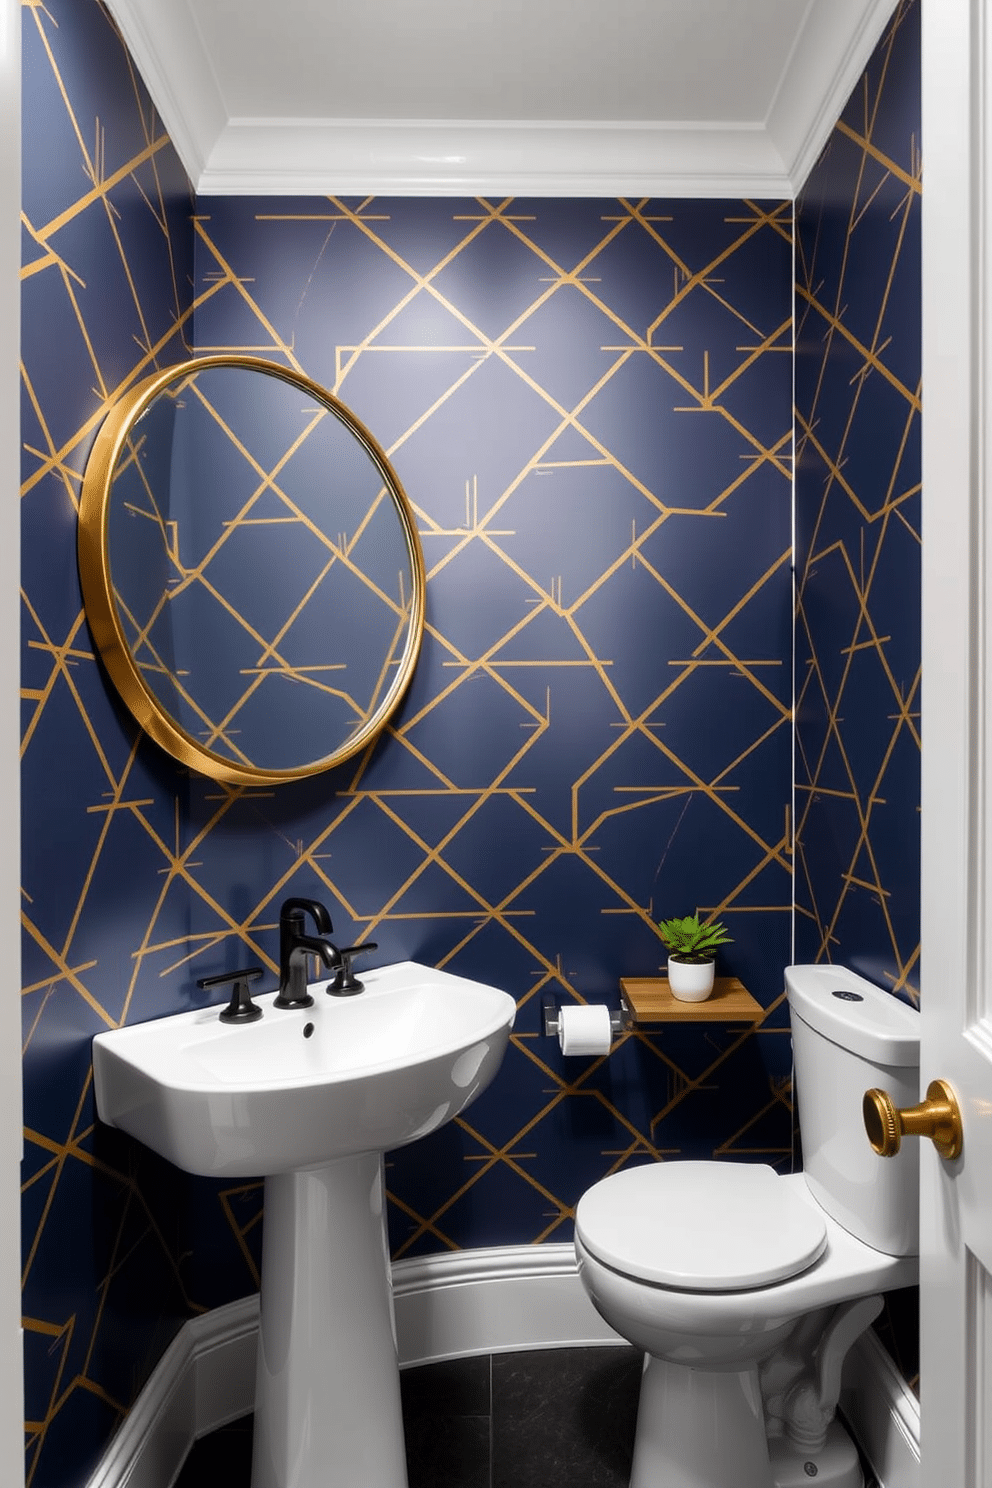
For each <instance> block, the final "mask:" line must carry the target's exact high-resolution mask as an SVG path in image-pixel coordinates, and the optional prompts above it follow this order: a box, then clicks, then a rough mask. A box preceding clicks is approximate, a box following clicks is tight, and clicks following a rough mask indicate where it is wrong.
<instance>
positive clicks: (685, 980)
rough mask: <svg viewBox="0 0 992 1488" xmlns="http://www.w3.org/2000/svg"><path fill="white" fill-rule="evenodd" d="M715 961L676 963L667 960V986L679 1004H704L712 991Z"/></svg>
mask: <svg viewBox="0 0 992 1488" xmlns="http://www.w3.org/2000/svg"><path fill="white" fill-rule="evenodd" d="M715 968H716V962H715V961H676V960H675V959H674V958H673V957H671V956H669V958H668V985H669V986H670V987H671V989H672V996H673V997H676V998H678V1000H679V1002H705V1001H706V999H707V997H709V995H710V993H711V992H712V991H713V974H714V971H715Z"/></svg>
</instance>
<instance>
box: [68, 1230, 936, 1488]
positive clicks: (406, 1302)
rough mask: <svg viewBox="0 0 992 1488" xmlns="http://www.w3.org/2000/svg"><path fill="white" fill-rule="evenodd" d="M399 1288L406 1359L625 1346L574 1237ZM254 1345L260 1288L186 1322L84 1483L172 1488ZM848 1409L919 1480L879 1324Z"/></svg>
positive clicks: (864, 1349) (908, 1401)
mask: <svg viewBox="0 0 992 1488" xmlns="http://www.w3.org/2000/svg"><path fill="white" fill-rule="evenodd" d="M393 1296H394V1301H395V1309H396V1337H397V1349H398V1353H399V1359H400V1365H401V1367H407V1366H411V1365H417V1364H432V1363H438V1362H440V1361H441V1360H443V1359H453V1358H465V1357H468V1356H470V1355H472V1354H492V1353H512V1352H518V1351H521V1350H525V1349H544V1348H588V1347H591V1346H592V1347H595V1346H599V1345H609V1344H613V1345H616V1344H619V1343H622V1342H623V1340H622V1339H621V1338H618V1337H617V1335H616V1334H615V1333H614V1332H613V1330H612V1329H611V1328H609V1327H607V1325H606V1323H604V1322H603V1320H602V1318H600V1317H599V1315H598V1314H597V1313H596V1312H594V1311H593V1307H592V1304H591V1303H590V1301H589V1299H588V1297H587V1296H586V1293H585V1290H584V1288H583V1286H582V1283H581V1282H580V1281H579V1274H578V1268H577V1266H576V1262H575V1251H574V1248H573V1247H572V1246H571V1245H508V1246H499V1247H494V1248H492V1249H488V1250H459V1251H451V1252H446V1253H444V1254H442V1255H430V1256H423V1257H421V1258H418V1259H417V1260H412V1261H399V1262H397V1263H396V1264H395V1265H394V1266H393ZM257 1343H258V1297H257V1295H256V1296H253V1297H244V1298H242V1299H241V1300H240V1301H238V1302H231V1303H229V1304H228V1305H227V1306H226V1307H218V1308H215V1310H214V1311H213V1312H208V1313H206V1314H204V1315H203V1316H202V1317H198V1318H194V1319H193V1320H192V1321H191V1322H188V1323H186V1324H185V1325H184V1326H183V1327H182V1328H181V1329H180V1331H179V1333H178V1335H177V1336H176V1338H174V1339H173V1341H172V1343H171V1344H170V1345H169V1347H168V1349H166V1351H165V1353H164V1354H163V1355H162V1358H161V1359H160V1360H159V1362H158V1364H157V1365H156V1367H155V1370H154V1371H153V1373H152V1375H151V1377H150V1379H149V1380H148V1383H147V1384H146V1385H145V1387H144V1389H143V1390H142V1391H141V1394H140V1395H139V1396H138V1398H137V1400H136V1401H135V1403H134V1405H133V1406H132V1407H131V1410H130V1412H129V1413H128V1415H127V1417H126V1418H125V1421H124V1424H123V1425H122V1426H121V1428H120V1430H119V1431H118V1433H117V1435H116V1436H115V1437H114V1439H113V1441H112V1442H111V1443H110V1446H109V1447H108V1448H107V1451H106V1453H105V1454H104V1456H103V1458H102V1460H101V1462H100V1463H99V1465H98V1467H97V1468H96V1470H95V1471H94V1473H93V1474H92V1476H91V1477H90V1479H89V1482H88V1484H87V1488H170V1485H171V1484H172V1482H173V1481H174V1479H175V1477H176V1475H177V1474H178V1472H179V1469H180V1467H181V1465H182V1462H183V1460H184V1458H185V1456H186V1453H187V1452H188V1451H189V1449H190V1447H191V1446H192V1445H193V1442H194V1441H195V1440H196V1438H197V1437H198V1436H203V1435H204V1434H205V1433H206V1432H208V1431H214V1430H216V1429H217V1427H219V1426H224V1425H226V1424H227V1422H229V1421H233V1420H236V1419H237V1418H238V1417H239V1416H244V1415H247V1414H248V1412H249V1411H250V1410H251V1409H252V1404H253V1401H254V1394H255V1356H256V1350H257ZM841 1406H842V1409H843V1410H844V1412H845V1414H846V1416H847V1420H848V1424H849V1425H850V1426H851V1427H852V1428H853V1430H854V1433H855V1435H856V1436H857V1437H858V1439H859V1441H860V1442H861V1445H862V1447H863V1448H864V1450H865V1452H866V1454H867V1456H868V1458H869V1461H870V1462H871V1464H872V1467H873V1468H874V1470H875V1472H876V1474H877V1475H878V1481H879V1484H880V1488H919V1481H920V1479H919V1461H920V1446H919V1442H920V1412H919V1403H918V1401H917V1400H916V1397H915V1396H914V1395H913V1394H912V1392H911V1391H910V1389H909V1387H908V1385H906V1383H905V1382H904V1380H903V1379H902V1377H901V1375H900V1374H899V1373H898V1371H897V1370H896V1368H895V1366H894V1364H893V1363H892V1361H891V1359H890V1358H889V1356H888V1354H887V1353H886V1352H885V1349H884V1348H883V1347H882V1345H881V1344H880V1343H879V1342H878V1339H877V1338H876V1336H875V1334H874V1333H872V1331H871V1330H870V1329H869V1330H868V1332H867V1333H866V1334H864V1335H863V1336H862V1337H861V1338H860V1339H859V1340H858V1342H857V1343H856V1344H855V1345H854V1347H853V1348H852V1350H851V1352H850V1354H849V1355H848V1357H847V1361H846V1363H845V1366H844V1391H843V1394H842V1397H841Z"/></svg>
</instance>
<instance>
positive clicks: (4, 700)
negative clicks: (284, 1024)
mask: <svg viewBox="0 0 992 1488" xmlns="http://www.w3.org/2000/svg"><path fill="white" fill-rule="evenodd" d="M20 166H21V8H20V4H19V0H0V201H2V204H3V211H2V214H0V223H2V230H0V780H4V781H6V782H7V789H6V790H4V791H3V793H2V794H0V945H2V946H3V947H4V956H3V963H2V965H3V970H2V973H0V1215H2V1216H3V1221H2V1223H0V1483H4V1484H10V1485H11V1488H13V1485H14V1484H16V1483H23V1481H24V1436H23V1431H24V1425H23V1415H24V1409H23V1403H24V1384H23V1371H22V1363H21V1357H22V1356H21V1333H20V1322H21V1299H20V1270H21V1266H20V1219H19V1214H20V1159H21V1030H20V1001H21V999H20V986H21V977H20V876H21V875H20V801H19V791H18V789H17V788H16V785H17V781H18V777H19V771H20V766H19V754H20V746H19V732H20V729H19V650H20V648H19V646H18V630H19V619H20V543H19V537H18V534H19V528H20V522H19V518H20V356H19V351H20V205H21V189H20V188H21V176H20Z"/></svg>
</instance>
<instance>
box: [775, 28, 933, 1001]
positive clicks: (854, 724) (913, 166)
mask: <svg viewBox="0 0 992 1488" xmlns="http://www.w3.org/2000/svg"><path fill="white" fill-rule="evenodd" d="M917 21H918V14H917V11H916V7H915V4H914V3H913V0H901V3H900V4H899V5H898V6H897V8H896V12H895V15H894V17H893V19H892V21H891V23H890V26H889V28H888V30H887V32H886V34H885V36H884V38H883V40H882V42H881V43H880V46H879V50H878V52H877V53H876V58H875V60H874V62H873V65H872V67H871V68H869V70H868V72H866V74H865V75H864V77H863V78H862V80H861V83H860V85H859V89H857V90H856V91H855V94H854V96H853V98H852V101H851V104H850V105H849V108H848V112H847V114H846V115H845V118H844V119H842V120H841V121H840V123H839V124H838V126H837V129H836V131H835V135H834V143H832V145H831V146H830V148H829V149H828V151H827V153H826V154H825V156H824V158H823V161H822V162H821V165H820V166H819V167H818V173H819V174H818V173H817V172H814V175H813V177H811V180H810V182H809V183H808V185H807V188H806V194H805V196H804V199H803V203H801V204H800V208H799V214H800V215H799V221H800V224H801V231H800V233H799V236H798V247H797V258H798V265H799V269H798V283H797V291H796V292H797V296H798V298H799V300H800V301H801V302H802V303H803V304H804V305H805V306H806V309H805V311H804V312H803V314H802V315H801V316H800V322H799V328H798V331H797V343H798V346H799V349H800V350H799V356H800V365H802V357H803V351H804V348H805V353H806V357H807V362H808V365H809V366H810V367H813V366H815V368H816V370H815V375H812V374H810V373H807V374H806V377H807V383H806V386H805V387H804V388H803V390H802V391H801V392H800V394H799V399H798V407H797V413H796V427H797V450H796V456H797V468H798V524H799V525H798V530H799V541H800V546H801V548H802V549H804V559H803V563H802V568H801V571H800V574H799V579H798V585H797V612H796V614H797V656H799V657H800V658H801V661H800V662H799V663H798V667H799V671H800V675H798V676H797V684H796V685H797V699H796V707H797V720H798V722H797V734H796V751H797V764H798V765H800V766H801V769H800V771H799V774H798V776H797V784H796V796H797V799H796V809H797V822H796V843H797V852H798V878H797V915H798V917H799V921H798V924H797V935H798V936H799V943H800V944H801V945H805V946H806V947H808V950H807V951H804V953H803V956H802V958H801V959H807V958H808V959H811V960H821V959H827V960H832V959H839V960H845V959H850V958H851V955H852V953H854V952H856V950H857V946H858V941H859V939H861V940H864V939H865V936H866V935H869V939H870V938H871V937H872V936H873V937H874V940H875V950H874V951H873V952H872V953H871V955H872V957H873V961H872V966H873V969H874V974H875V975H876V976H878V975H879V974H880V973H881V974H883V975H884V976H885V978H886V979H887V981H888V984H889V986H890V987H891V990H892V991H894V992H898V993H901V994H902V995H903V996H906V997H907V998H909V999H910V1000H913V1001H915V1000H917V999H918V996H919V988H918V985H916V983H915V982H914V976H915V974H916V971H917V968H918V963H919V924H918V897H917V896H918V888H915V887H914V885H913V882H912V862H913V861H914V859H913V851H912V849H913V843H914V842H915V843H916V849H915V850H916V851H917V852H918V833H919V829H918V820H914V819H913V816H912V815H911V816H909V818H908V819H907V817H906V816H905V815H903V816H900V817H899V821H901V822H903V823H904V826H903V828H902V830H903V831H904V833H905V836H904V838H903V846H902V851H901V853H900V854H899V855H898V858H897V859H896V860H893V848H892V832H893V830H894V819H893V815H892V812H893V809H894V807H895V808H898V810H899V811H900V812H903V813H905V811H906V804H907V800H906V790H907V784H906V771H907V769H909V768H911V767H910V765H909V763H908V760H909V759H910V758H917V769H918V752H919V749H920V728H919V693H920V667H919V644H918V639H916V638H915V624H914V616H916V615H917V608H916V606H917V602H918V586H919V574H918V562H919V557H918V555H919V542H920V534H919V497H920V483H919V479H918V466H919V422H920V410H921V399H920V384H919V380H918V375H917V376H916V377H907V376H906V373H905V370H904V369H905V368H907V367H912V366H913V365H914V356H915V366H916V369H917V372H918V367H919V347H918V343H917V345H916V347H915V351H914V346H913V341H912V336H913V333H914V327H915V330H916V334H917V336H918V327H919V285H918V280H916V281H915V291H914V279H913V277H912V272H911V269H910V266H911V265H912V264H913V263H914V262H915V261H916V259H915V255H916V254H917V252H918V238H919V204H920V193H921V183H922V163H921V157H920V151H919V145H918V135H917V133H916V132H915V131H916V130H917V129H918V112H917V114H916V120H917V122H916V124H915V125H914V124H913V107H914V103H913V91H914V89H915V90H917V92H918V76H916V78H915V82H914V73H913V72H912V71H908V72H907V70H906V67H907V64H906V63H905V62H904V60H903V58H904V57H905V56H906V55H909V56H910V57H912V47H913V45H914V44H917V45H918V43H914V42H913V40H912V37H913V35H914V34H915V33H914V32H913V30H912V29H911V23H912V27H915V26H916V24H917ZM907 38H910V39H909V40H907ZM907 46H908V47H909V48H910V51H909V53H908V54H907V52H906V50H905V48H906V47H907ZM909 65H910V67H912V66H913V65H914V64H912V62H911V63H910V64H909ZM916 65H918V58H917V63H916ZM904 78H905V79H906V80H907V81H906V82H904V81H903V79H904ZM899 89H904V90H906V91H905V92H899V91H898V90H899ZM887 90H889V91H888V93H887ZM890 95H891V96H890ZM904 97H905V99H906V103H905V104H904V103H902V102H901V100H902V99H903V98H904ZM893 99H894V100H896V102H895V103H893V101H892V100H893ZM915 107H916V109H917V110H918V96H917V97H916V101H915ZM894 108H896V109H898V108H905V110H906V117H907V121H908V122H907V124H906V128H907V135H905V136H903V138H902V140H901V141H900V143H901V144H902V146H903V148H904V149H905V151H906V155H905V159H904V160H902V161H901V160H897V159H893V158H892V155H891V153H887V151H886V150H885V149H883V148H882V146H881V144H880V143H879V140H878V138H876V131H878V132H879V133H881V131H883V130H884V132H885V133H884V137H885V139H886V140H887V141H891V140H892V139H893V133H892V117H893V113H892V111H893V109H894ZM855 116H859V117H860V119H861V121H862V123H861V127H860V128H856V127H855V126H854V123H853V120H854V118H855ZM906 162H908V168H907V164H906ZM841 172H844V173H846V174H844V175H843V176H842V175H841ZM834 177H835V179H834ZM821 181H822V182H824V183H828V182H829V183H830V184H825V185H824V186H822V187H821V184H820V182H821ZM821 190H825V191H826V192H828V193H829V197H830V201H831V203H832V207H831V211H833V212H835V211H836V202H837V201H838V200H840V199H843V194H844V193H845V192H847V193H848V195H847V200H848V201H849V208H848V216H847V223H846V232H845V236H844V240H843V244H842V245H840V246H838V247H834V245H833V242H832V239H831V238H829V237H828V236H827V229H826V226H825V225H821V221H820V218H819V217H817V215H816V213H817V207H816V203H817V201H818V200H819V193H820V191H821ZM804 214H805V215H804ZM807 222H809V224H810V226H809V228H808V230H804V229H805V224H806V223H807ZM882 224H884V227H883V226H882ZM883 237H884V238H885V240H886V244H885V248H884V250H881V251H880V248H879V245H880V243H881V241H882V240H883ZM866 247H870V249H871V252H872V259H871V262H870V263H869V261H868V260H867V259H866V257H865V252H866ZM883 255H884V256H883ZM908 255H912V256H911V257H908ZM907 257H908V262H907ZM907 276H908V277H907ZM849 298H853V299H854V300H855V301H856V304H857V309H856V311H855V310H854V309H852V308H851V306H850V305H849V304H848V300H849ZM814 348H815V350H814ZM894 353H895V355H896V357H897V359H898V360H897V362H896V365H895V366H893V365H891V364H890V363H891V359H892V357H893V354H894ZM814 357H815V362H814V360H813V358H814ZM841 367H843V368H844V374H843V375H844V376H845V378H846V387H845V389H844V392H845V393H846V407H845V411H844V413H843V418H842V419H841V420H838V412H839V411H840V407H841V400H842V392H841V382H840V374H839V370H838V369H840V368H841ZM878 379H882V380H883V381H884V384H885V386H886V387H887V388H888V389H889V390H890V394H889V395H887V396H886V397H885V398H884V399H883V398H882V397H881V396H880V393H879V391H878V390H877V389H878ZM892 395H894V396H892ZM826 429H829V430H830V433H829V435H828V434H825V433H823V432H822V431H823V430H826ZM869 430H870V432H869ZM868 440H870V441H871V443H872V445H873V446H874V456H873V458H872V460H871V461H870V462H867V461H866V459H865V450H866V448H867V443H866V441H868ZM883 460H884V461H887V462H888V463H887V465H886V466H884V467H883V468H880V467H881V466H882V461H883ZM807 465H808V467H809V470H810V472H811V474H810V475H809V476H808V477H807V476H806V475H805V474H804V472H805V469H806V467H807ZM814 471H817V472H822V485H821V486H819V487H817V486H816V485H815V484H814V477H813V474H812V472H814ZM907 543H908V547H907ZM896 554H899V555H902V556H900V557H899V558H898V559H896V558H895V555H896ZM914 555H915V556H914ZM907 565H908V566H907ZM914 595H915V597H914ZM841 596H843V598H842V600H841V603H842V606H843V612H844V619H843V620H842V621H841V624H842V625H846V630H845V631H843V632H840V631H838V630H837V629H836V628H835V629H833V630H832V631H831V630H829V629H826V628H825V627H826V615H827V613H828V610H827V609H826V608H825V606H829V612H830V613H832V614H834V615H837V614H839V613H840V610H839V605H838V600H839V599H840V597H841ZM907 600H908V605H906V601H907ZM904 605H905V606H906V615H905V618H904V619H903V618H900V622H899V629H898V633H897V632H896V631H895V629H894V616H895V614H896V613H898V611H899V610H900V608H901V607H903V606H904ZM882 614H884V616H885V620H884V622H883V623H879V622H878V616H879V615H882ZM896 657H898V660H895V659H894V658H896ZM907 661H909V665H908V667H907ZM868 667H870V668H871V669H872V670H871V671H870V672H869V671H868V670H866V668H868ZM869 676H871V678H872V683H871V684H870V689H871V690H870V692H868V693H866V687H868V686H869V684H868V680H867V679H868V677H869ZM869 699H870V700H871V701H870V704H869V706H867V707H866V704H868V700H869ZM866 730H868V731H870V732H869V735H868V737H870V739H871V756H872V759H871V763H870V764H869V762H868V760H867V759H866V758H865V753H866V752H865V747H864V743H865V738H866ZM907 746H908V748H909V750H910V751H911V755H910V756H904V751H905V750H906V748H907ZM894 775H895V777H896V780H897V781H898V784H896V783H895V782H894V780H893V776H894ZM908 789H910V790H912V789H913V786H912V782H911V780H910V783H909V785H908ZM915 799H916V801H918V796H917V797H916V798H915ZM831 802H832V803H834V804H833V805H831V806H830V807H829V809H830V811H831V812H833V813H834V821H835V823H840V822H841V821H842V820H843V822H844V823H845V825H844V826H843V827H841V828H835V830H839V831H840V834H841V838H842V840H843V843H844V846H843V848H842V849H841V851H842V854H843V856H842V860H841V861H839V862H838V864H837V867H836V870H834V876H832V877H831V876H828V875H827V873H826V868H825V866H824V865H822V864H821V851H822V850H821V841H822V832H823V826H822V825H820V824H819V823H820V822H821V818H822V817H823V813H824V812H826V811H827V803H831ZM821 803H822V804H821ZM917 809H918V808H917V807H916V806H915V805H913V804H912V802H910V811H911V812H912V813H914V814H915V811H916V810H917ZM841 810H843V811H845V812H847V811H850V812H851V813H853V815H852V816H851V817H850V818H848V817H847V816H844V817H843V818H842V817H838V816H837V815H836V813H837V812H838V811H841ZM848 821H850V826H848V825H847V822H848ZM907 854H908V856H907ZM907 865H908V868H907ZM894 872H895V873H897V874H898V875H899V876H900V884H899V891H898V893H895V892H894V891H893V890H894V884H891V883H890V882H888V881H887V876H888V875H890V874H892V873H894ZM904 878H905V881H903V879H904ZM852 896H853V897H852ZM859 906H863V907H860V908H859ZM869 906H870V909H869ZM852 916H853V918H852ZM866 916H867V917H869V918H873V919H875V920H877V929H876V930H874V931H871V932H870V934H869V932H868V931H867V928H866V927H867V924H868V918H866ZM858 927H861V928H860V929H859V928H858ZM866 945H867V942H866Z"/></svg>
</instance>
